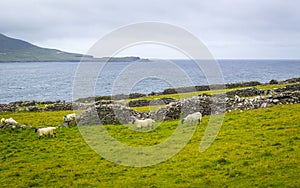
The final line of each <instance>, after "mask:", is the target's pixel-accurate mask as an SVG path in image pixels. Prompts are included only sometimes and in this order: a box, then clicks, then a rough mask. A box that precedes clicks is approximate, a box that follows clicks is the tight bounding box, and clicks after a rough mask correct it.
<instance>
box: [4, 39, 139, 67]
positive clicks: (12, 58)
mask: <svg viewBox="0 0 300 188" xmlns="http://www.w3.org/2000/svg"><path fill="white" fill-rule="evenodd" d="M108 59H109V61H117V62H128V61H136V60H140V58H139V57H114V58H108V57H103V58H94V57H93V56H90V55H82V54H78V53H69V52H64V51H61V50H57V49H49V48H41V47H38V46H35V45H33V44H30V43H28V42H26V41H23V40H19V39H14V38H10V37H7V36H5V35H3V34H1V33H0V62H32V61H81V60H84V61H101V62H104V61H107V60H108Z"/></svg>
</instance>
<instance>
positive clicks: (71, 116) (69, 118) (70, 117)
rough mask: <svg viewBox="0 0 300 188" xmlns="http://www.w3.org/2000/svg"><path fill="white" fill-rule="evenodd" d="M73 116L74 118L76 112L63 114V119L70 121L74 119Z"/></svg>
mask: <svg viewBox="0 0 300 188" xmlns="http://www.w3.org/2000/svg"><path fill="white" fill-rule="evenodd" d="M75 118H76V114H75V113H73V114H68V115H65V116H64V121H66V122H70V121H73V120H75Z"/></svg>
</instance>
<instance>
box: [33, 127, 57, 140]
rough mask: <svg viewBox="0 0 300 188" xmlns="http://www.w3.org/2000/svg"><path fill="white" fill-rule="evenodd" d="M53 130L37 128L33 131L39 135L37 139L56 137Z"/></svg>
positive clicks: (50, 128) (52, 128)
mask: <svg viewBox="0 0 300 188" xmlns="http://www.w3.org/2000/svg"><path fill="white" fill-rule="evenodd" d="M55 129H56V127H46V128H37V129H35V132H37V133H38V134H39V138H41V137H42V136H53V137H56V132H55Z"/></svg>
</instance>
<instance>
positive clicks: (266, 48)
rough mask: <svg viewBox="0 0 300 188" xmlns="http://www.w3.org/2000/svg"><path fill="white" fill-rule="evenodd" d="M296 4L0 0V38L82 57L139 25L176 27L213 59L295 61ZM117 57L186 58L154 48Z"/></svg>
mask: <svg viewBox="0 0 300 188" xmlns="http://www.w3.org/2000/svg"><path fill="white" fill-rule="evenodd" d="M299 7H300V1H298V0H261V1H258V0H186V1H183V0H163V1H162V0H151V1H149V0H147V1H146V0H126V1H117V0H85V1H83V0H80V1H79V0H26V1H24V0H1V1H0V33H3V34H5V35H8V36H10V37H14V38H19V39H23V40H26V41H28V42H31V43H33V44H35V45H39V46H42V47H47V48H56V49H60V50H63V51H68V52H77V53H83V54H85V53H86V52H87V51H88V50H89V49H90V48H91V47H92V45H93V44H94V43H95V42H97V41H98V40H99V39H101V38H102V37H103V36H105V35H107V34H109V33H110V32H112V31H114V30H116V29H118V28H121V27H123V26H126V25H129V24H134V23H140V22H149V21H154V22H162V23H168V24H172V25H175V26H178V27H181V28H183V29H185V30H187V31H188V32H190V33H192V34H193V35H194V36H196V37H197V38H198V39H199V40H201V41H202V42H203V43H204V44H205V45H206V46H207V48H208V49H209V51H210V52H211V54H212V55H213V56H214V57H215V58H217V59H299V58H300V24H299V23H300V11H299ZM117 56H140V57H145V58H185V55H184V54H182V53H180V52H178V51H176V50H174V49H171V48H168V47H166V46H159V45H138V46H134V47H131V48H128V49H125V50H124V51H123V52H121V53H119V54H117Z"/></svg>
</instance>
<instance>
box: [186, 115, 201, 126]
mask: <svg viewBox="0 0 300 188" xmlns="http://www.w3.org/2000/svg"><path fill="white" fill-rule="evenodd" d="M201 121H202V114H201V113H200V112H195V113H193V114H189V115H187V116H186V117H185V118H183V119H182V120H181V124H184V123H185V122H186V123H188V124H190V125H192V124H194V123H195V122H197V123H201Z"/></svg>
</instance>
